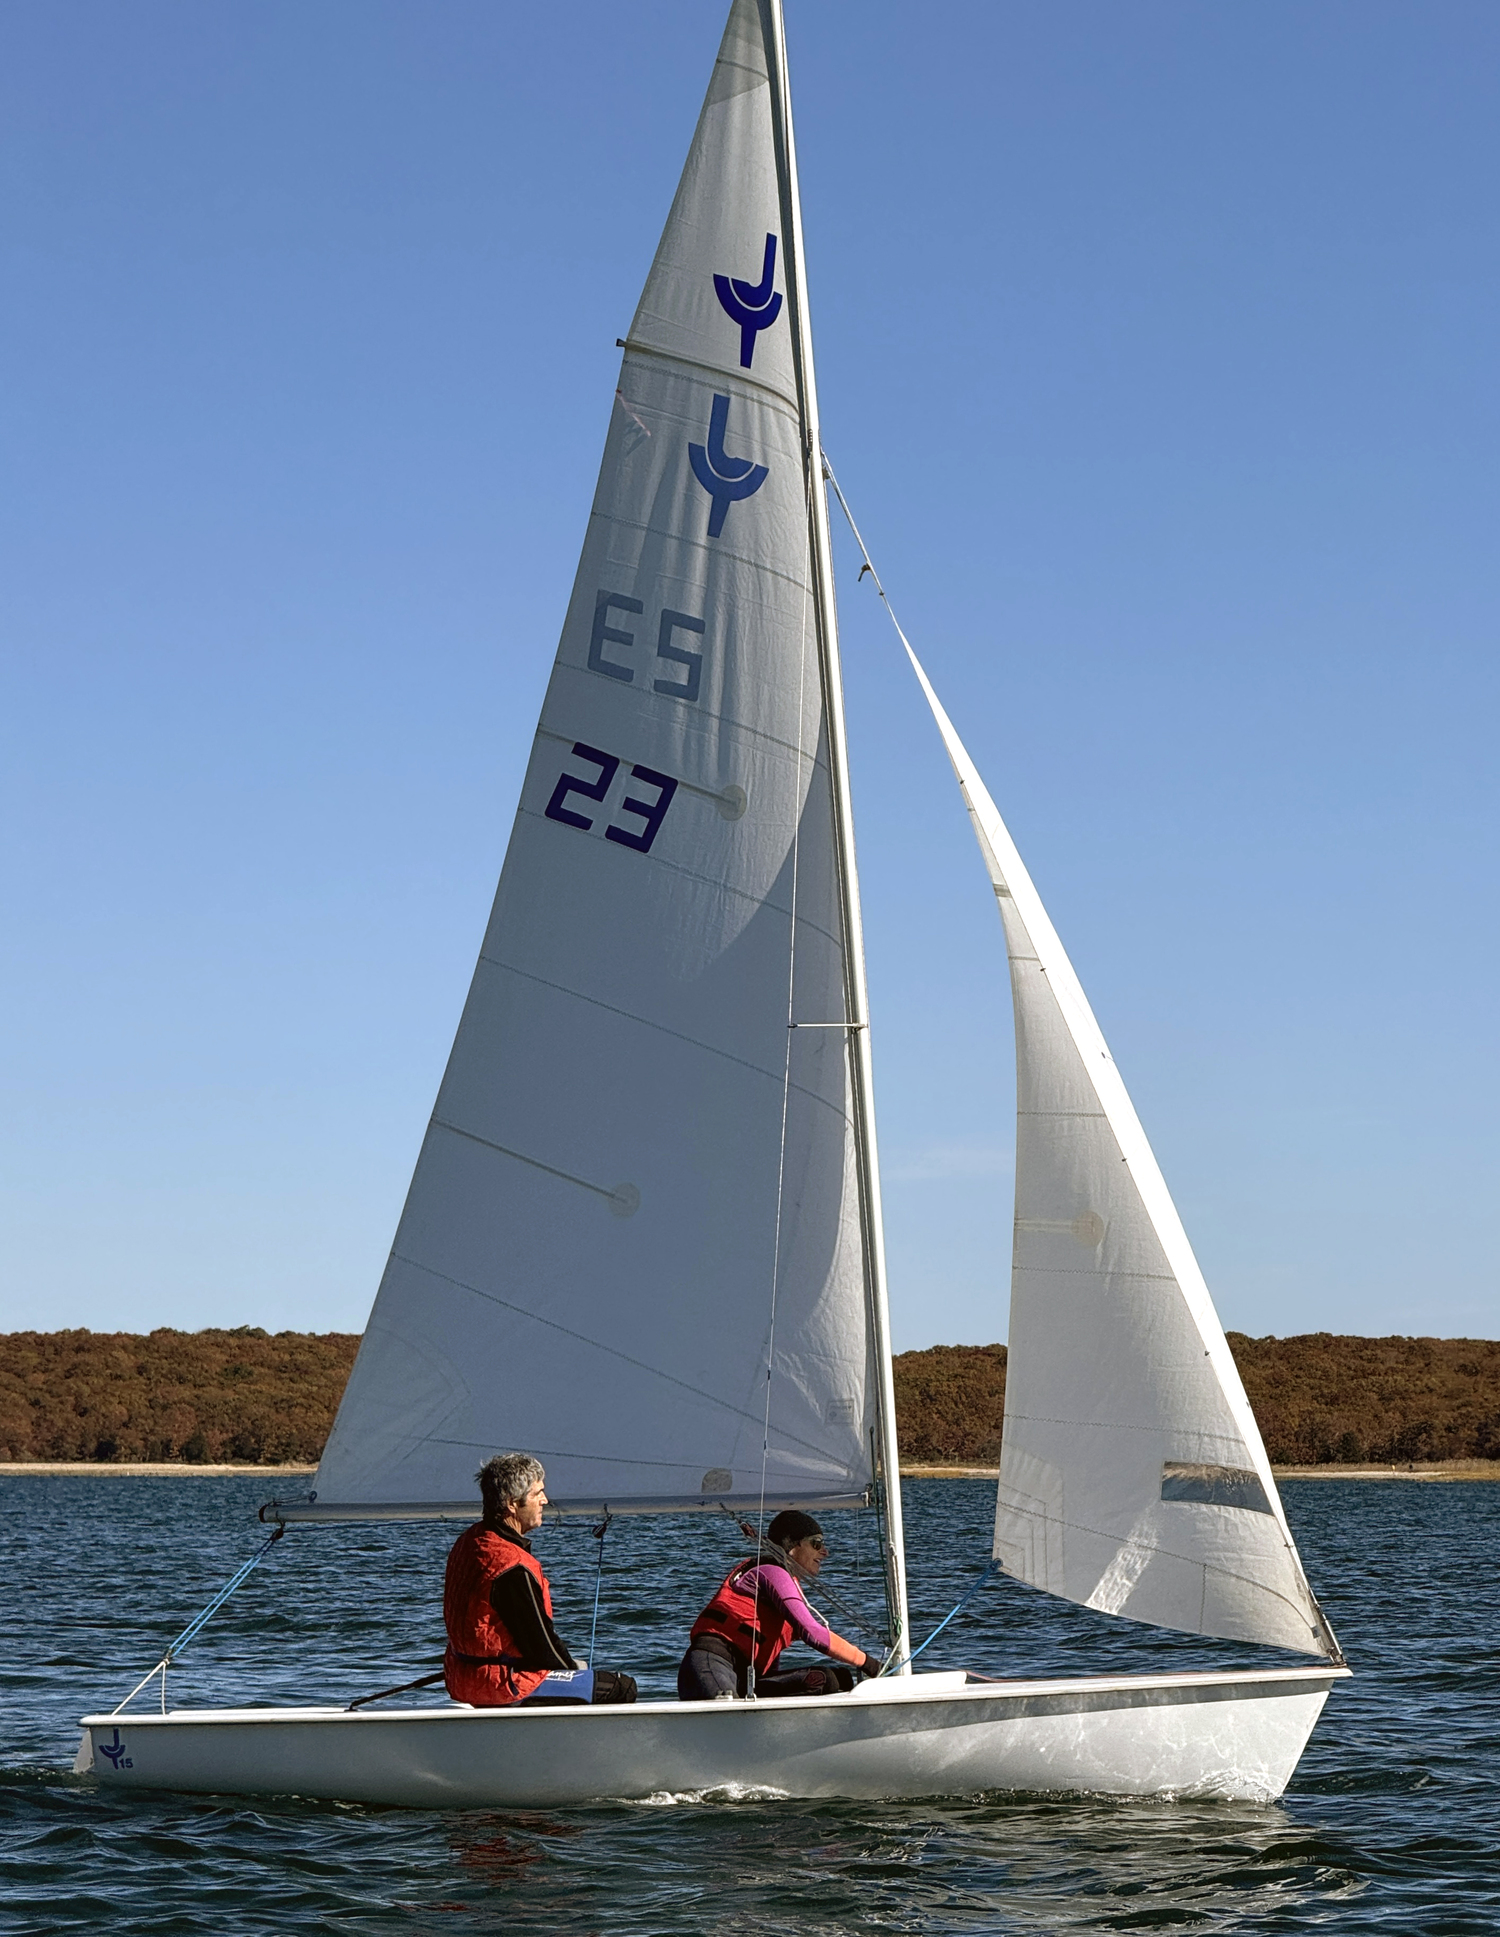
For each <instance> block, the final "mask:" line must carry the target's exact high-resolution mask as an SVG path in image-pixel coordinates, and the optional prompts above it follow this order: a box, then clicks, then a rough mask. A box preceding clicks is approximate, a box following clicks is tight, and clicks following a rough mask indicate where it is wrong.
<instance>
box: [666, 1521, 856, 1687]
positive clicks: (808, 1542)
mask: <svg viewBox="0 0 1500 1937" xmlns="http://www.w3.org/2000/svg"><path fill="white" fill-rule="evenodd" d="M827 1553H828V1546H827V1542H826V1541H825V1540H824V1538H823V1529H822V1528H821V1527H820V1526H819V1525H818V1523H817V1521H816V1520H814V1519H813V1518H812V1516H811V1515H810V1514H806V1513H798V1512H797V1511H796V1510H795V1509H788V1510H787V1511H786V1512H785V1513H778V1514H777V1516H776V1518H775V1519H774V1520H773V1521H772V1522H771V1525H770V1527H769V1528H768V1529H767V1538H766V1539H765V1540H764V1541H763V1542H762V1543H761V1547H760V1552H759V1553H758V1554H756V1555H754V1556H752V1557H751V1558H750V1559H749V1560H742V1561H741V1562H740V1563H739V1564H738V1565H737V1566H736V1567H733V1568H731V1570H730V1572H729V1574H728V1576H727V1577H726V1578H725V1580H724V1582H723V1584H722V1585H721V1586H720V1587H719V1589H718V1590H717V1592H716V1593H715V1594H714V1597H713V1599H712V1600H711V1601H710V1602H709V1604H708V1606H707V1607H706V1608H705V1609H704V1610H703V1612H702V1613H701V1614H700V1615H699V1616H698V1619H697V1620H696V1621H695V1622H694V1623H693V1632H692V1638H691V1639H690V1641H689V1643H688V1651H687V1653H686V1654H685V1655H684V1656H683V1658H682V1665H681V1666H680V1667H679V1668H678V1670H677V1693H678V1696H679V1697H680V1698H681V1700H683V1701H685V1702H713V1701H730V1700H732V1699H733V1698H734V1697H735V1696H736V1695H746V1694H749V1693H750V1690H751V1669H752V1667H753V1669H754V1692H755V1693H756V1694H757V1695H762V1696H773V1695H831V1694H833V1693H835V1692H836V1691H837V1690H845V1691H847V1690H848V1689H851V1688H852V1687H853V1686H854V1681H855V1676H856V1675H878V1674H879V1673H880V1662H879V1661H878V1660H877V1659H876V1657H875V1656H874V1655H867V1654H866V1653H865V1651H864V1649H863V1648H857V1647H855V1645H854V1643H853V1642H852V1641H845V1640H844V1639H843V1638H842V1636H840V1635H837V1634H835V1633H834V1632H833V1630H832V1629H831V1628H829V1627H826V1626H825V1625H824V1623H823V1621H822V1620H821V1619H820V1617H819V1616H818V1615H817V1613H815V1611H814V1610H813V1609H812V1608H810V1607H809V1606H808V1604H807V1601H806V1598H805V1597H804V1595H803V1592H802V1589H801V1587H800V1586H799V1585H798V1582H799V1579H801V1580H816V1579H817V1577H818V1570H819V1569H820V1568H821V1567H822V1565H823V1561H824V1559H825V1558H826V1556H827ZM792 1640H798V1641H805V1642H806V1643H807V1644H808V1646H809V1647H811V1648H816V1649H817V1650H818V1652H819V1653H820V1654H825V1655H831V1656H832V1657H833V1660H834V1661H835V1662H836V1663H839V1664H841V1665H839V1666H837V1667H828V1668H802V1669H797V1670H794V1671H792V1672H791V1673H789V1674H781V1675H778V1674H777V1673H776V1662H777V1659H778V1657H779V1656H780V1654H781V1651H782V1649H783V1648H785V1647H786V1646H787V1644H788V1642H790V1641H792Z"/></svg>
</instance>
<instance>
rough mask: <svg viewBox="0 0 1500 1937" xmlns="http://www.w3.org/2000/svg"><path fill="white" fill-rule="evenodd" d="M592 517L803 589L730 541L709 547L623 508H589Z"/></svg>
mask: <svg viewBox="0 0 1500 1937" xmlns="http://www.w3.org/2000/svg"><path fill="white" fill-rule="evenodd" d="M595 519H597V520H598V521H599V522H600V523H601V524H605V525H609V526H611V527H612V528H613V529H614V530H616V531H638V532H640V533H641V534H642V535H643V536H645V537H647V538H664V539H666V540H668V541H669V542H670V543H671V544H673V545H678V546H680V547H681V548H682V549H683V550H685V551H695V552H701V553H702V555H703V556H704V557H705V558H709V557H712V558H715V559H719V560H723V559H730V560H732V561H733V563H734V564H736V565H744V566H746V567H748V568H749V569H750V570H751V571H755V572H759V573H760V574H762V576H763V577H765V578H768V579H770V580H771V581H772V583H773V584H774V583H776V582H780V583H781V584H783V585H791V586H794V587H796V588H797V590H799V591H801V590H804V589H805V588H804V587H803V586H802V585H801V584H800V583H799V581H798V580H797V579H795V578H793V577H792V575H791V573H790V572H782V571H778V570H777V568H776V567H775V566H774V565H770V564H767V563H766V561H765V560H764V559H760V558H752V557H751V556H750V554H749V553H748V552H740V551H736V550H735V549H734V547H733V546H732V545H730V544H727V543H716V545H715V546H714V548H713V549H712V550H710V547H709V544H708V541H707V540H706V539H703V538H691V537H689V536H688V534H687V533H686V532H683V531H669V530H668V529H667V527H666V526H665V525H653V524H651V523H650V522H649V521H648V520H646V519H644V518H629V517H627V516H626V515H625V513H624V512H603V511H594V512H591V513H590V514H589V524H590V525H592V524H593V523H594V521H595Z"/></svg>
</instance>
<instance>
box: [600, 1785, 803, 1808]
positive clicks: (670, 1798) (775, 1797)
mask: <svg viewBox="0 0 1500 1937" xmlns="http://www.w3.org/2000/svg"><path fill="white" fill-rule="evenodd" d="M790 1800H791V1792H790V1791H789V1790H786V1789H773V1788H772V1787H771V1786H770V1784H769V1783H764V1782H716V1783H714V1784H713V1785H712V1787H710V1788H708V1789H657V1790H655V1791H654V1792H653V1793H652V1794H651V1795H649V1796H631V1797H629V1798H627V1801H628V1802H629V1803H631V1804H633V1805H634V1806H635V1807H636V1808H637V1809H676V1808H679V1807H681V1806H682V1805H683V1804H688V1805H691V1804H694V1803H745V1802H788V1801H790Z"/></svg>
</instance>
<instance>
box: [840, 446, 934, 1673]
mask: <svg viewBox="0 0 1500 1937" xmlns="http://www.w3.org/2000/svg"><path fill="white" fill-rule="evenodd" d="M822 458H823V475H824V477H825V478H827V480H828V482H829V483H830V484H831V485H832V486H833V495H834V496H835V497H836V498H837V499H838V501H839V509H840V511H842V512H843V514H844V516H845V518H846V519H847V520H848V523H849V529H850V530H851V531H852V532H853V533H854V542H855V544H856V545H858V546H859V555H860V557H861V558H862V559H863V560H864V564H863V565H862V566H861V568H860V574H859V576H860V578H863V577H864V575H865V573H866V572H868V573H869V574H870V577H871V578H872V579H873V580H874V581H875V590H876V591H877V592H878V593H879V594H880V602H881V604H882V605H883V606H884V607H885V609H886V611H887V612H888V613H889V614H890V620H891V624H892V625H893V626H894V627H895V628H896V637H897V638H898V639H899V640H900V641H901V643H902V645H903V646H905V648H906V650H907V653H908V655H909V656H910V657H911V659H912V661H913V663H915V661H916V654H915V653H914V652H912V649H911V641H910V639H908V638H907V636H906V634H905V633H904V632H903V631H902V630H901V621H900V620H899V619H898V618H897V617H896V614H895V611H894V610H893V608H892V606H891V602H890V600H889V599H888V598H887V597H886V595H885V587H884V586H883V585H882V584H881V582H880V574H879V572H877V571H876V569H875V561H874V559H872V558H871V556H870V554H869V551H868V550H867V549H866V547H865V541H864V539H863V538H861V536H860V535H859V526H858V525H857V524H855V522H854V513H853V512H852V511H851V510H850V509H849V501H848V499H847V498H845V496H844V494H843V491H842V490H841V489H840V488H839V481H838V479H837V478H836V477H835V476H834V475H833V466H832V465H831V464H830V463H829V462H828V453H827V451H824V452H823V453H822ZM858 582H859V581H858V579H856V581H855V583H856V584H858ZM923 1645H924V1646H925V1645H926V1644H925V1643H924V1644H923Z"/></svg>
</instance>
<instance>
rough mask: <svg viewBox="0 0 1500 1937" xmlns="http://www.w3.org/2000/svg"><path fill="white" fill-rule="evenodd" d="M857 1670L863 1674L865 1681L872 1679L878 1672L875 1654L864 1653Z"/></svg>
mask: <svg viewBox="0 0 1500 1937" xmlns="http://www.w3.org/2000/svg"><path fill="white" fill-rule="evenodd" d="M859 1672H860V1673H861V1674H862V1675H863V1676H864V1678H865V1680H866V1681H873V1680H874V1679H875V1677H876V1676H877V1675H878V1674H879V1673H880V1662H879V1660H878V1659H877V1658H876V1656H874V1655H866V1656H865V1658H864V1660H863V1661H862V1662H861V1663H860V1664H859Z"/></svg>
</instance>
